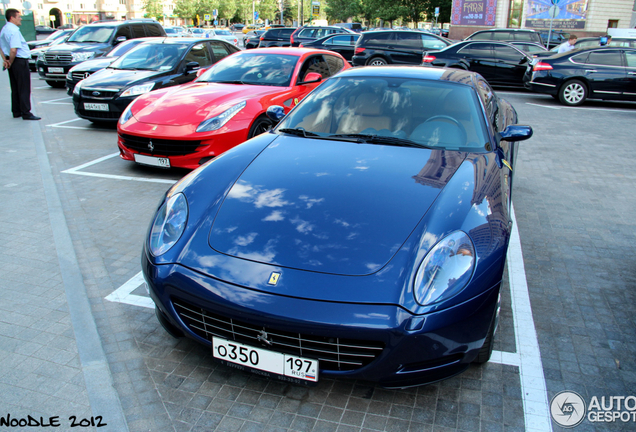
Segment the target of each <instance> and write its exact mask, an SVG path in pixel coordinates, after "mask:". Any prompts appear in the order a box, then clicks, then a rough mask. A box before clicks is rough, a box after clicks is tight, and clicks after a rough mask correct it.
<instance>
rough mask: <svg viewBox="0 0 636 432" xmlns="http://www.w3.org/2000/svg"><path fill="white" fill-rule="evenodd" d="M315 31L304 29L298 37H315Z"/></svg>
mask: <svg viewBox="0 0 636 432" xmlns="http://www.w3.org/2000/svg"><path fill="white" fill-rule="evenodd" d="M315 31H316V29H308V28H306V29H303V30H301V31H300V33H298V37H313V34H314V32H315Z"/></svg>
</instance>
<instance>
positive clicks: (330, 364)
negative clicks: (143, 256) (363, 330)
mask: <svg viewBox="0 0 636 432" xmlns="http://www.w3.org/2000/svg"><path fill="white" fill-rule="evenodd" d="M173 304H174V307H175V310H176V311H177V313H178V314H179V318H181V320H182V321H183V322H184V323H185V325H186V326H188V328H189V329H190V330H192V331H193V332H194V333H195V334H197V335H199V336H201V337H202V338H204V339H207V340H209V341H211V340H212V336H217V337H221V338H224V339H228V340H235V341H237V342H241V343H245V344H248V345H253V346H260V345H261V343H260V342H259V340H258V337H259V335H262V334H263V332H266V333H267V338H268V340H269V341H271V345H270V346H267V347H266V348H267V349H269V350H272V351H277V352H284V353H287V354H293V355H297V356H304V357H309V358H314V359H318V360H319V361H320V369H322V370H335V371H350V370H355V369H358V368H361V367H363V366H366V365H368V364H369V363H371V362H372V361H373V360H374V359H375V358H376V357H377V356H378V355H380V353H382V350H383V349H384V344H383V343H382V342H377V341H367V340H353V339H340V338H334V337H325V336H317V335H313V334H311V335H309V334H302V333H294V332H290V331H287V330H279V329H272V328H264V327H262V326H257V325H253V324H248V323H246V322H242V321H238V320H234V319H232V318H228V317H225V316H223V315H219V314H216V313H213V312H210V311H207V310H205V309H202V308H200V307H198V306H194V305H191V304H189V303H186V302H184V301H182V300H173Z"/></svg>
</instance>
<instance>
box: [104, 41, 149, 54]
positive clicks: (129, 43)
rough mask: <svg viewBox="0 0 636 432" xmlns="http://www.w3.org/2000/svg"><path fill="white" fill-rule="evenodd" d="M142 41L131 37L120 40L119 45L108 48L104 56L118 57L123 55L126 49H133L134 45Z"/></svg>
mask: <svg viewBox="0 0 636 432" xmlns="http://www.w3.org/2000/svg"><path fill="white" fill-rule="evenodd" d="M143 42H144V41H143V40H139V39H131V40H129V41H126V42H122V43H120V44H119V45H117V46H116V47H115V48H113V49H112V50H110V52H109V53H108V54H106V57H119V56H121V55H124V54H125V53H127V52H128V51H130V50H131V49H133V48H134V47H136V46H137V45H139V44H140V43H143Z"/></svg>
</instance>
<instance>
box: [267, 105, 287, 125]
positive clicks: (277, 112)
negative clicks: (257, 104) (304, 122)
mask: <svg viewBox="0 0 636 432" xmlns="http://www.w3.org/2000/svg"><path fill="white" fill-rule="evenodd" d="M265 115H267V117H268V118H269V119H270V120H271V121H273V122H274V123H278V122H279V121H281V120H282V119H283V117H285V109H284V108H283V107H282V106H280V105H272V106H271V107H269V108H267V111H266V112H265Z"/></svg>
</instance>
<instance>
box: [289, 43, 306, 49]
mask: <svg viewBox="0 0 636 432" xmlns="http://www.w3.org/2000/svg"><path fill="white" fill-rule="evenodd" d="M292 43H293V42H292ZM298 48H304V47H303V44H300V45H298Z"/></svg>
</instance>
